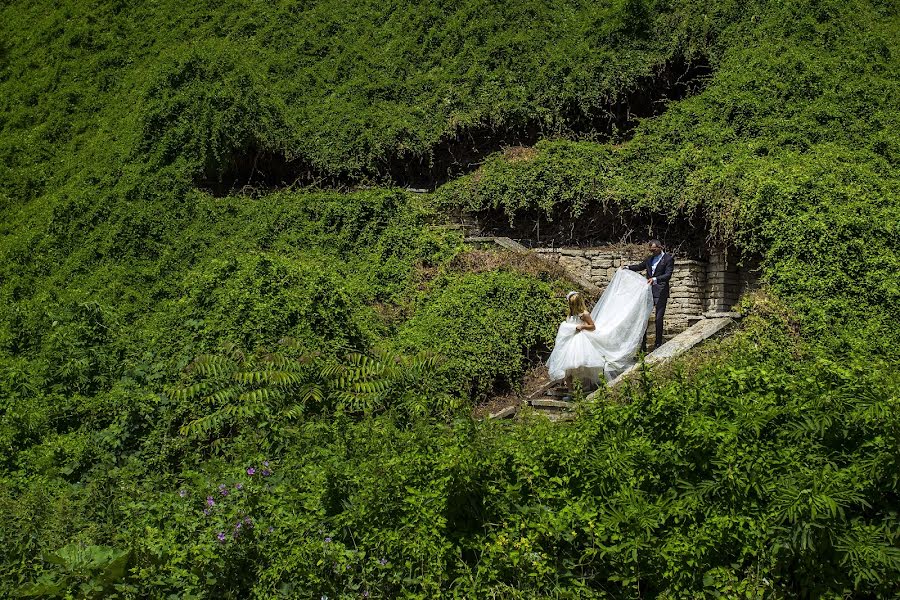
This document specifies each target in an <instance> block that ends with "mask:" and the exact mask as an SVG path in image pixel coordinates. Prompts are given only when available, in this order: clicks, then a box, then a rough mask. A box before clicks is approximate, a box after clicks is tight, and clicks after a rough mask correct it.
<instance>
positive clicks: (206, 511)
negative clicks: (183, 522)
mask: <svg viewBox="0 0 900 600" xmlns="http://www.w3.org/2000/svg"><path fill="white" fill-rule="evenodd" d="M203 514H204V515H206V516H207V517H208V516H209V509H208V508H204V509H203Z"/></svg>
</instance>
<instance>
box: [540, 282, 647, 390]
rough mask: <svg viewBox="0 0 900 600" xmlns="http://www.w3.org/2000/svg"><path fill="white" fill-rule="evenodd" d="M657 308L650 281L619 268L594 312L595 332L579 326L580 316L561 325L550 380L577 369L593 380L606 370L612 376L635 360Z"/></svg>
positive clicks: (578, 373) (549, 362)
mask: <svg viewBox="0 0 900 600" xmlns="http://www.w3.org/2000/svg"><path fill="white" fill-rule="evenodd" d="M652 310H653V293H652V291H651V289H650V286H649V285H647V280H646V279H645V278H644V277H643V276H642V275H640V274H639V273H636V272H634V271H629V270H627V269H623V270H619V271H616V274H615V276H614V277H613V279H612V281H610V283H609V285H608V286H607V287H606V290H604V292H603V295H602V296H601V297H600V300H598V301H597V304H596V305H595V306H594V309H593V310H592V311H591V317H592V318H593V319H594V324H595V325H596V328H595V329H594V331H584V330H582V331H577V330H576V329H575V328H576V326H577V325H579V324H580V323H581V322H582V321H581V318H580V317H577V316H576V317H568V318H567V319H566V320H565V321H564V322H562V323H561V324H560V326H559V330H558V331H557V333H556V342H555V344H554V346H553V352H552V353H551V354H550V358H549V359H548V360H547V369H548V370H549V371H550V379H553V380H556V379H563V378H564V377H565V376H566V374H567V373H568V374H571V375H573V376H575V377H579V378H582V379H589V380H591V381H593V382H597V381H598V380H599V378H600V377H599V376H600V372H601V371H602V372H603V373H604V375H605V376H606V379H607V381H609V380H611V379H613V378H614V377H615V376H616V375H618V374H619V373H621V372H622V371H624V370H625V369H626V368H627V367H628V366H630V365H631V364H633V362H634V354H635V352H636V351H637V349H638V346H640V344H641V338H642V337H643V336H644V334H645V330H646V327H647V320H648V319H649V318H650V312H651V311H652Z"/></svg>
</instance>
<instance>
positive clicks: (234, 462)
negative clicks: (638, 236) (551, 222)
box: [0, 0, 900, 598]
mask: <svg viewBox="0 0 900 600" xmlns="http://www.w3.org/2000/svg"><path fill="white" fill-rule="evenodd" d="M898 32H900V14H898V10H897V6H896V5H895V3H892V2H882V1H878V0H873V1H864V0H850V1H844V2H838V1H837V0H825V1H822V2H812V1H807V0H790V1H786V2H762V1H759V2H749V3H736V2H724V3H716V4H715V5H714V6H713V5H705V4H703V3H698V2H694V1H692V0H668V1H663V0H621V1H620V0H611V1H609V2H599V3H598V2H591V3H587V2H585V3H561V2H549V3H538V2H532V1H530V0H527V1H523V2H508V3H500V4H497V3H490V4H488V3H483V2H475V1H474V0H466V1H463V2H460V3H456V4H454V5H453V6H452V7H451V6H448V5H446V3H444V5H442V4H438V3H432V4H428V3H425V4H423V3H399V2H394V3H380V4H379V3H368V2H358V1H356V0H351V1H349V2H347V1H345V2H317V3H307V4H305V5H303V6H297V5H295V3H291V2H250V3H246V2H245V3H224V4H223V3H194V4H184V3H176V2H173V1H171V0H164V1H160V2H156V3H146V2H144V3H137V2H128V1H127V0H109V1H103V2H97V3H86V2H80V1H76V0H63V1H61V2H57V3H54V4H53V5H52V6H48V5H46V4H41V3H34V2H28V1H25V0H13V1H11V2H5V3H3V4H2V7H0V34H2V35H0V448H2V454H0V511H2V514H3V515H4V519H3V520H2V522H0V596H7V595H26V596H27V595H31V596H37V597H75V598H97V597H123V598H146V597H152V598H162V597H184V598H191V597H193V598H207V597H231V598H242V597H260V598H263V597H264V598H270V597H303V598H306V597H322V596H327V597H329V598H335V597H341V598H354V597H385V598H393V597H435V596H456V597H465V598H475V597H509V598H535V597H548V598H549V597H617V598H618V597H624V598H639V597H671V598H676V597H701V596H718V597H736V596H744V597H757V598H761V597H766V598H768V597H776V598H777V597H784V598H788V597H810V598H840V597H847V596H856V597H883V598H890V597H896V596H897V595H898V594H900V588H898V583H897V582H898V581H900V539H898V537H897V532H898V531H900V522H898V511H900V480H898V476H897V473H898V472H900V464H898V450H897V449H898V448H900V421H898V415H900V413H898V408H900V406H898V403H900V398H898V396H897V390H898V389H900V385H898V384H900V381H898V376H897V370H896V359H895V358H894V356H893V355H892V353H893V351H894V349H895V348H896V347H897V345H898V344H900V334H898V332H897V330H896V327H895V326H894V324H895V323H896V322H897V320H898V318H900V314H898V308H897V307H898V303H900V286H898V283H897V277H896V273H897V271H898V269H900V262H898V260H900V259H898V258H897V257H898V251H900V247H898V246H900V244H898V240H900V236H898V231H897V223H898V222H900V203H898V201H897V200H898V197H900V195H898V194H900V177H898V175H897V173H898V172H900V171H898V166H900V133H898V132H900V33H898ZM691 61H697V62H708V63H709V64H710V65H711V68H712V74H711V75H709V76H708V79H707V80H706V81H705V82H703V83H704V85H703V89H702V90H701V91H700V92H699V93H697V94H696V95H693V96H691V97H688V98H686V99H684V100H680V101H678V102H673V103H671V104H670V105H669V106H668V107H666V108H667V110H666V111H665V112H664V113H663V114H661V115H659V116H657V117H654V118H650V119H646V120H644V121H642V122H641V123H640V125H639V126H638V127H637V128H636V129H635V130H634V131H633V132H630V133H628V134H626V133H625V132H621V131H620V132H613V138H612V140H611V141H610V142H609V143H604V142H603V141H602V139H601V137H602V136H601V135H600V133H601V132H595V131H591V130H590V128H589V127H588V128H587V130H585V127H586V125H585V124H586V123H587V124H589V123H591V122H593V120H595V119H598V118H599V117H600V116H602V115H603V114H604V111H606V110H607V109H608V108H609V107H610V106H613V105H616V103H617V102H618V103H621V102H626V101H627V99H628V98H629V97H631V98H632V99H634V94H635V93H636V92H635V90H638V92H639V94H644V95H645V96H646V98H643V99H642V101H644V102H652V101H653V100H654V98H653V83H652V82H653V77H654V76H655V75H656V74H659V73H661V72H663V71H665V70H666V69H668V68H670V67H671V65H678V64H684V63H685V62H691ZM619 106H621V104H619ZM598 122H599V121H598ZM529 127H536V128H537V129H538V130H539V131H542V132H543V133H544V137H545V138H546V139H544V140H543V141H541V142H539V143H538V144H537V146H536V148H535V150H534V151H533V152H530V151H529V152H520V153H518V154H516V153H500V154H497V155H495V156H493V157H491V158H490V159H489V160H488V161H487V162H486V163H485V164H484V165H483V166H482V168H480V169H479V170H478V171H477V172H476V173H473V174H471V175H469V176H465V177H461V178H459V179H457V180H454V181H451V182H450V183H449V184H447V185H446V186H444V187H443V188H441V189H439V190H438V193H437V194H436V199H437V200H438V202H437V204H436V205H437V206H438V207H439V208H447V207H450V208H453V209H457V208H459V207H464V208H467V209H469V210H473V211H494V212H500V213H502V214H504V215H505V217H506V218H508V219H509V220H510V221H512V222H514V223H515V222H517V221H521V220H523V219H528V218H531V217H533V216H535V215H538V214H541V215H544V216H545V217H549V218H552V219H555V220H556V221H561V220H564V219H571V218H573V217H575V218H577V217H579V216H581V215H586V214H590V213H591V212H596V211H599V209H601V208H602V209H604V210H608V211H611V212H612V213H616V214H621V215H651V216H653V217H655V218H657V219H666V218H667V219H671V220H675V221H682V222H690V223H693V224H695V225H696V226H697V227H700V228H702V229H703V230H704V231H705V232H706V233H707V235H708V236H709V237H710V239H711V240H714V241H716V242H721V243H725V244H729V245H731V246H732V247H733V248H734V249H736V250H737V251H738V252H741V253H744V254H746V255H760V256H762V258H763V268H764V274H765V280H766V284H767V288H768V289H767V292H766V293H765V294H762V295H759V296H757V297H755V298H753V299H749V300H747V301H746V302H745V305H744V307H743V308H744V310H745V311H746V313H747V314H748V315H749V316H748V318H747V319H746V320H745V322H744V325H743V327H742V329H741V331H739V332H738V333H737V334H736V335H735V336H734V337H733V338H732V339H730V340H727V341H725V342H722V343H720V344H718V345H716V346H714V347H713V348H712V349H711V350H710V352H709V354H708V356H700V357H698V358H696V359H695V360H687V361H685V362H683V363H679V365H677V366H676V367H675V368H673V369H671V370H670V372H668V373H667V376H665V377H657V378H654V379H653V380H651V379H649V378H646V377H645V378H644V379H642V380H641V381H640V382H638V383H637V384H635V386H634V387H632V388H629V389H627V390H625V391H624V392H622V393H621V394H620V395H618V396H616V397H614V398H613V397H610V398H607V400H608V401H601V402H598V403H595V404H593V405H590V406H584V407H582V411H581V413H580V417H579V419H578V421H577V422H576V423H575V424H573V425H571V426H564V427H559V426H553V425H550V424H548V423H544V422H541V421H539V420H528V419H526V420H525V421H523V422H521V423H516V424H497V423H490V422H488V423H481V422H476V421H473V420H472V419H471V418H470V417H469V416H468V413H469V409H470V408H471V402H472V401H473V399H480V398H483V397H485V396H487V395H489V394H491V393H493V392H495V391H505V390H508V389H509V388H511V387H512V388H514V387H516V386H518V385H520V384H521V380H522V375H523V372H524V371H525V369H526V368H527V367H528V366H530V365H531V364H532V363H533V361H534V359H535V357H537V356H540V355H541V353H542V352H544V351H545V350H546V348H547V345H548V344H549V342H550V341H551V340H552V335H553V331H554V325H555V323H556V321H557V320H558V319H559V318H560V317H561V316H562V314H563V301H562V299H561V297H560V296H561V292H562V291H563V290H564V289H565V288H564V287H563V285H564V284H563V282H560V281H558V280H557V279H555V278H554V277H553V276H551V275H550V274H548V273H535V272H529V271H526V270H524V269H519V268H515V267H514V266H513V265H509V266H507V267H501V268H497V269H488V270H477V269H476V270H473V271H467V270H466V269H464V268H461V267H460V265H465V264H466V261H460V260H457V259H459V257H460V254H461V253H462V252H464V249H463V248H462V247H461V244H460V239H459V237H458V235H457V234H455V233H453V232H452V231H449V230H445V229H442V228H440V227H434V226H432V223H433V222H434V221H435V219H436V215H435V214H434V212H433V211H434V205H431V204H429V206H428V207H426V206H423V203H422V202H420V200H418V199H417V198H416V197H414V196H412V195H409V194H406V193H404V192H400V191H397V190H394V189H389V188H383V189H378V188H367V189H359V190H357V191H354V192H352V193H337V192H333V191H332V192H329V191H315V190H296V189H293V190H292V189H288V190H281V191H267V192H262V191H260V190H249V191H250V192H252V194H248V195H242V196H236V195H231V196H227V197H224V198H217V197H213V196H212V195H210V194H209V193H207V192H206V191H203V190H202V189H200V188H202V187H203V186H202V185H199V186H198V183H200V184H203V183H204V182H208V181H212V182H214V181H215V180H216V179H218V178H221V177H227V174H228V173H229V172H230V171H231V170H234V169H242V168H246V167H248V165H249V166H251V168H252V165H255V164H256V163H255V161H256V160H257V159H260V157H263V158H265V157H266V156H268V157H272V156H276V157H281V158H282V159H283V160H284V161H287V162H286V164H288V165H293V167H292V168H296V169H297V171H296V172H294V173H292V175H296V176H297V177H300V176H301V175H303V170H304V169H306V168H309V169H310V170H311V172H312V173H313V175H325V176H330V177H333V178H336V179H338V180H341V181H344V182H357V183H359V182H362V181H364V180H366V179H373V180H382V178H383V177H386V174H387V173H388V172H389V171H390V167H391V165H393V164H396V163H397V161H401V162H402V161H409V162H410V164H413V165H415V164H427V163H428V162H429V160H431V157H432V155H433V154H434V153H435V152H436V149H437V148H438V147H440V145H441V144H443V143H446V142H448V141H449V140H462V142H460V143H462V144H463V145H464V144H465V143H466V140H467V139H468V136H470V135H471V136H488V137H490V135H491V132H493V131H495V130H496V131H498V132H502V131H516V130H517V128H519V129H527V128H529ZM472 143H473V144H477V143H480V141H479V140H472ZM291 161H294V162H291ZM276 162H277V161H276ZM271 164H274V163H271ZM271 164H270V165H266V168H270V167H271ZM204 511H205V512H204Z"/></svg>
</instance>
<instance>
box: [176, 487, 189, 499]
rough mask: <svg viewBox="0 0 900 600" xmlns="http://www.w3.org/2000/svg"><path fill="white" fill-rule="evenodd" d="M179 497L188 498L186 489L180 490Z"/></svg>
mask: <svg viewBox="0 0 900 600" xmlns="http://www.w3.org/2000/svg"><path fill="white" fill-rule="evenodd" d="M178 495H179V496H181V497H182V498H184V497H185V496H187V490H186V489H184V488H182V489H180V490H178Z"/></svg>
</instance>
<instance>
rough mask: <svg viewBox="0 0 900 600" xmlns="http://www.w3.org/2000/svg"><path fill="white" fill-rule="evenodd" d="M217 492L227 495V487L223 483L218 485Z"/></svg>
mask: <svg viewBox="0 0 900 600" xmlns="http://www.w3.org/2000/svg"><path fill="white" fill-rule="evenodd" d="M219 493H220V494H222V495H223V496H227V495H228V488H226V487H225V484H224V483H223V484H222V485H220V486H219Z"/></svg>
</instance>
